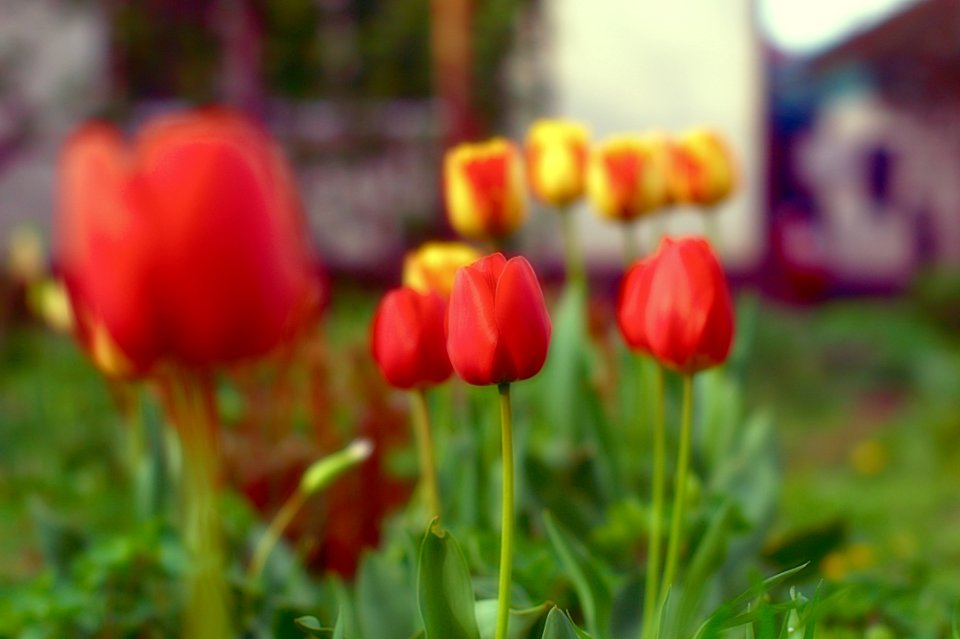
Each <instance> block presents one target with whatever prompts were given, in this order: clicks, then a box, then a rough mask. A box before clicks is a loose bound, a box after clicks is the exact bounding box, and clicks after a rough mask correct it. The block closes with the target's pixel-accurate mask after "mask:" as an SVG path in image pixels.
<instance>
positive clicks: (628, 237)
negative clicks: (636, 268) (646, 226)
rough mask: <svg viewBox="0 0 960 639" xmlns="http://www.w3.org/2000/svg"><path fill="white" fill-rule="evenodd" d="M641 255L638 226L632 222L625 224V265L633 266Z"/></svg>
mask: <svg viewBox="0 0 960 639" xmlns="http://www.w3.org/2000/svg"><path fill="white" fill-rule="evenodd" d="M639 255H640V244H639V242H638V240H637V228H636V225H635V224H634V223H633V222H632V221H631V222H624V223H623V263H624V264H625V265H626V266H630V265H631V264H633V261H634V260H635V259H637V257H638V256H639Z"/></svg>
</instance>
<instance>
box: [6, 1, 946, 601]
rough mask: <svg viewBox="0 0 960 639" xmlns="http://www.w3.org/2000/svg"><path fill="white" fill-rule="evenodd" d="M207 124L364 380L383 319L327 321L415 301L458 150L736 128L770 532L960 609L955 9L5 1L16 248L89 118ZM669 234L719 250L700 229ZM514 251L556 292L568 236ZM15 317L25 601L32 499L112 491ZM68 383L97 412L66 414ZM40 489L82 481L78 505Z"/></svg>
mask: <svg viewBox="0 0 960 639" xmlns="http://www.w3.org/2000/svg"><path fill="white" fill-rule="evenodd" d="M208 102H223V103H227V104H231V105H234V106H236V107H238V108H240V109H243V110H245V111H246V112H248V113H250V114H252V115H254V116H255V117H257V118H259V119H261V120H262V121H264V122H265V123H266V124H267V126H268V127H269V128H270V129H271V130H272V132H273V133H274V134H275V135H276V136H277V138H278V139H279V140H280V142H281V144H282V145H283V147H284V148H285V150H286V152H287V154H288V155H289V157H290V158H291V160H292V162H293V164H294V167H295V170H296V173H297V178H298V181H299V184H300V190H301V193H302V196H303V199H304V203H305V208H306V212H307V215H308V217H309V222H310V226H311V229H312V233H313V239H314V241H315V244H316V246H317V247H318V251H319V254H320V255H321V256H322V259H323V261H324V263H325V265H326V267H327V269H328V271H329V273H330V275H331V278H332V281H333V282H334V286H333V297H332V305H333V307H332V308H333V309H334V312H333V313H331V314H330V319H329V320H328V321H329V322H331V323H332V326H330V327H329V329H330V335H331V339H334V338H337V339H339V338H341V337H343V336H347V337H344V339H345V340H346V341H344V342H342V343H341V344H346V343H349V341H350V339H352V340H353V342H352V343H353V344H354V346H355V348H354V349H353V350H352V351H349V352H345V351H346V350H347V349H346V348H345V347H341V346H336V347H334V349H333V350H334V354H335V355H338V356H342V357H354V358H356V357H360V355H357V354H358V353H364V352H365V351H364V349H365V344H364V340H365V335H366V334H365V330H366V329H365V327H366V323H365V322H366V321H367V320H366V317H365V318H364V320H363V321H359V322H355V323H354V324H353V325H351V326H342V325H339V324H337V321H338V320H336V319H335V318H336V317H337V315H336V309H337V308H342V307H343V306H344V305H351V304H359V306H358V308H360V309H362V310H361V311H359V312H362V313H369V312H370V311H371V309H372V304H373V303H374V300H373V298H372V296H370V295H369V294H368V295H367V297H361V298H358V297H357V296H356V295H354V294H353V293H350V294H347V295H346V296H344V294H343V293H342V291H343V290H345V289H344V288H343V285H344V283H346V284H345V286H346V287H347V290H351V291H353V290H354V288H356V284H357V283H358V282H360V283H363V286H368V285H370V284H371V283H372V284H374V285H376V286H384V285H388V284H389V285H393V284H395V283H398V282H399V277H400V267H399V264H400V258H401V256H402V255H403V253H404V252H405V251H406V250H408V249H409V248H411V247H413V246H415V245H417V244H418V243H420V242H421V241H423V240H426V239H430V238H436V237H452V232H451V231H450V229H449V226H448V225H447V222H446V221H445V218H444V215H443V209H442V202H441V197H440V166H441V158H442V153H443V150H444V149H445V148H447V147H449V146H450V145H451V144H453V143H455V142H458V141H462V140H467V139H477V138H482V137H486V136H490V135H505V136H508V137H511V138H514V139H518V140H519V139H522V138H523V136H524V134H525V131H526V129H527V127H528V126H529V124H530V123H531V122H532V121H533V120H534V119H536V118H538V117H542V116H563V117H570V118H575V119H579V120H581V121H583V122H584V123H585V124H586V125H587V126H588V127H589V128H590V129H591V131H592V133H593V135H594V137H595V139H601V138H603V137H605V136H607V135H610V134H613V133H617V132H621V131H643V130H649V129H660V130H664V131H667V132H679V131H681V130H683V129H685V128H688V127H691V126H696V125H707V126H710V127H713V128H715V129H717V130H718V131H719V132H721V133H722V134H723V135H724V136H726V137H727V139H728V140H729V143H730V147H731V148H732V149H733V151H734V154H735V156H736V157H737V158H738V164H739V168H740V175H741V177H742V185H741V188H740V189H739V191H738V192H737V193H736V194H735V196H734V197H732V198H731V199H730V200H728V201H727V202H726V203H724V204H723V205H722V206H721V208H720V210H718V211H716V212H715V213H716V214H717V215H718V216H719V218H718V219H719V224H720V237H721V241H720V243H719V244H720V247H721V251H722V253H723V257H724V261H725V264H726V265H727V267H728V269H729V272H730V274H731V276H732V278H733V280H734V281H735V283H736V284H737V286H738V288H739V289H740V290H741V292H743V293H744V294H745V295H746V297H745V298H744V299H745V300H747V302H745V303H746V305H747V306H748V307H749V308H750V309H751V310H750V313H749V315H748V316H747V318H748V320H749V326H747V325H746V324H745V328H744V329H743V331H744V333H745V334H749V335H750V336H751V341H752V352H751V358H752V359H751V364H750V367H749V374H748V376H747V379H746V380H745V384H744V388H745V391H744V392H745V399H744V401H745V403H747V404H748V405H750V406H766V407H770V409H771V411H772V412H773V414H774V415H775V418H776V423H777V431H778V436H779V437H780V440H781V449H782V452H781V459H782V464H783V468H784V485H783V489H782V490H783V500H782V503H781V509H782V512H781V515H780V519H779V520H778V522H779V523H778V524H777V527H778V529H779V530H780V531H785V532H784V534H786V532H791V531H796V530H798V529H799V530H807V531H812V532H811V533H810V534H812V535H814V537H813V538H814V539H815V540H816V539H820V538H817V537H816V534H821V533H822V535H826V536H827V539H829V540H832V541H830V542H829V543H825V544H821V545H820V546H817V548H819V549H820V550H822V552H821V558H822V559H823V561H824V563H823V564H822V567H823V570H824V574H831V573H830V572H829V571H831V570H833V571H834V572H833V573H832V574H833V575H834V576H835V577H837V578H842V577H843V576H844V575H847V574H849V572H850V571H851V570H867V571H869V570H881V571H885V572H886V573H888V574H893V575H896V576H900V577H903V578H904V579H911V580H913V581H911V583H920V584H924V586H923V587H924V588H927V587H929V588H931V589H935V590H936V592H937V593H938V594H937V596H938V597H940V596H944V597H949V596H953V595H957V596H960V594H958V590H960V585H958V584H957V583H956V580H955V574H956V570H957V569H960V499H958V498H957V496H956V486H957V485H958V483H957V481H958V480H960V412H958V410H957V406H960V343H958V340H957V329H958V328H960V274H958V272H957V270H956V267H957V265H958V264H960V179H958V177H960V3H958V2H957V0H872V1H871V0H807V1H805V2H797V0H724V1H723V2H718V1H717V0H684V1H682V2H673V3H665V2H657V1H653V0H632V1H631V0H591V1H590V2H576V1H574V0H555V1H547V0H482V1H481V0H476V1H473V2H471V1H469V0H406V1H399V0H393V1H387V0H246V1H245V0H165V1H161V0H152V1H151V0H145V1H138V2H132V1H122V0H102V1H92V0H0V238H2V240H3V242H2V245H3V246H7V245H8V243H9V241H10V240H11V239H12V238H14V237H15V236H18V234H19V233H20V231H19V229H23V228H24V227H30V228H35V229H37V230H38V231H39V236H40V237H41V238H44V239H48V238H49V234H50V223H51V219H52V213H53V209H54V206H55V200H56V194H55V192H54V184H55V178H56V159H57V154H58V152H59V148H60V145H61V143H62V141H63V140H64V138H65V136H66V135H68V133H69V132H70V131H71V129H72V128H73V127H75V126H76V125H77V124H78V123H80V122H81V121H83V120H85V119H86V118H89V117H92V116H96V117H103V118H107V119H110V120H112V121H115V122H117V123H119V124H120V125H121V126H122V127H124V128H125V129H126V130H128V131H133V130H135V129H136V127H137V125H138V124H139V123H140V122H142V121H143V120H144V119H145V118H147V117H149V116H151V115H152V114H155V113H158V112H162V111H165V110H168V109H171V108H175V107H178V106H183V105H192V104H202V103H208ZM583 208H584V211H583V213H582V214H581V215H579V216H578V224H579V225H580V231H581V236H582V238H583V240H584V242H585V243H586V245H587V250H588V259H589V262H590V266H591V269H592V271H593V273H594V275H595V276H596V277H597V278H598V279H599V278H603V277H605V276H606V277H607V279H609V280H610V282H612V283H615V282H616V278H618V277H619V273H620V268H621V267H620V257H619V256H620V252H619V246H620V239H619V238H618V236H617V232H616V231H617V230H616V229H614V228H613V227H612V225H607V224H605V223H603V222H602V221H600V220H599V219H598V218H596V217H595V216H594V215H592V213H590V212H588V211H587V210H586V209H587V208H588V205H586V204H584V205H583ZM667 224H668V226H669V228H670V229H671V230H672V231H677V232H700V231H701V230H702V226H701V225H702V222H701V220H700V219H699V218H698V216H697V215H696V214H695V212H694V211H692V210H690V211H687V210H678V211H676V212H674V213H672V214H671V215H670V218H669V221H668V223H667ZM646 232H647V231H646V230H645V229H642V233H646ZM648 239H649V238H648ZM21 245H22V242H21ZM515 248H516V249H517V250H519V251H522V252H523V253H524V254H526V255H528V256H529V257H530V258H531V260H532V261H533V262H534V263H535V264H536V265H537V266H538V270H541V272H543V273H546V274H551V273H553V274H557V275H558V274H559V273H560V272H561V245H560V234H559V232H558V228H557V224H556V221H555V219H554V218H553V217H551V216H550V215H547V214H546V213H543V214H534V215H532V216H531V218H530V219H529V221H528V223H527V224H526V226H525V227H524V229H523V231H522V232H521V234H520V238H519V240H518V241H517V244H516V245H515ZM19 250H20V251H21V253H20V254H22V253H23V251H24V250H25V251H26V252H27V253H28V254H30V250H29V249H19ZM15 253H17V251H16V250H15V251H13V252H12V253H11V255H14V254H15ZM13 261H14V262H16V260H13ZM18 263H19V262H18ZM13 279H15V278H14V276H8V278H7V281H6V282H5V284H4V291H9V290H12V289H13V288H14V286H13V284H11V282H12V281H13ZM363 286H361V287H360V288H363ZM351 287H353V288H351ZM608 289H609V290H612V287H608ZM6 299H10V297H9V296H8V297H7V298H6ZM358 299H361V301H360V302H358V301H357V300H358ZM338 305H340V306H338ZM0 317H2V318H3V319H2V320H0V321H2V323H0V333H3V332H6V334H7V336H6V338H4V337H2V336H0V346H2V351H0V353H2V359H0V503H4V502H6V506H4V508H5V509H6V510H7V511H8V512H7V516H8V517H7V519H6V521H8V522H10V523H8V524H7V525H6V526H4V525H3V524H0V578H8V579H9V578H17V577H23V576H24V575H28V574H31V573H32V572H33V571H35V570H36V565H37V561H38V560H37V559H36V557H34V556H33V555H31V554H30V553H29V552H27V553H26V554H23V548H24V546H25V542H24V541H23V539H24V538H25V537H26V536H28V533H27V531H29V530H30V528H29V526H28V525H27V524H25V523H23V522H24V514H23V513H24V512H25V510H26V506H25V505H24V504H25V500H26V498H27V496H28V495H30V494H35V493H40V494H43V495H46V496H47V497H48V498H49V499H53V501H57V500H58V499H59V501H61V502H64V503H65V502H67V501H69V498H68V496H72V497H71V498H76V499H78V500H80V501H82V500H83V494H84V493H83V491H84V490H94V489H95V488H96V487H97V486H100V485H102V478H101V479H97V477H99V475H97V474H96V473H97V471H95V470H91V469H90V468H89V462H90V459H92V458H94V457H95V455H96V453H95V452H93V451H90V450H88V449H89V447H90V445H91V443H90V441H85V439H84V438H86V437H88V435H85V434H83V433H82V432H74V430H72V429H73V428H74V427H75V424H76V421H77V420H76V417H75V415H76V414H77V413H76V412H75V411H76V410H77V409H78V406H79V407H86V409H87V410H89V411H93V412H95V411H96V410H100V411H102V412H108V411H107V409H106V408H105V407H106V406H108V405H109V401H108V399H107V398H108V394H107V392H106V390H104V389H103V388H102V387H101V386H102V384H97V382H98V380H96V379H95V378H94V376H93V374H92V372H91V371H89V370H87V369H86V368H83V367H84V366H86V364H83V363H81V361H80V360H81V359H82V358H81V356H80V355H79V353H76V352H75V349H73V348H72V346H70V344H69V343H68V342H65V341H60V342H56V341H53V340H52V338H50V337H49V336H44V335H42V334H39V333H38V331H37V329H30V330H25V329H23V328H22V326H21V328H19V329H14V328H11V327H13V326H15V325H16V324H17V322H18V321H19V322H22V321H23V320H22V318H21V319H20V320H18V319H17V315H16V313H15V312H14V311H11V310H10V308H9V304H8V305H7V306H6V309H5V310H4V311H3V312H2V313H0ZM351 317H353V318H355V315H354V316H351ZM346 321H347V320H340V322H341V324H342V323H344V322H346ZM741 321H743V319H742V320H741ZM350 322H353V320H350ZM31 331H32V332H31ZM351 361H352V360H351ZM81 368H82V372H83V374H84V375H86V377H83V379H84V380H87V381H83V382H78V381H77V380H78V379H80V378H81V377H82V375H81V373H80V372H78V369H81ZM41 380H42V381H41ZM70 385H74V388H75V389H76V388H83V389H86V390H85V392H86V393H87V394H86V396H85V397H84V398H80V399H77V398H74V399H65V397H66V396H65V395H64V394H63V393H64V391H63V390H62V388H65V387H69V386H70ZM55 387H56V388H55ZM51 400H55V401H51ZM71 402H72V403H71ZM43 404H46V408H45V409H44V411H43V412H42V413H40V414H38V413H37V412H36V407H37V406H38V405H43ZM71 411H73V412H71ZM94 421H95V420H94ZM53 422H57V423H58V425H54V424H53ZM48 428H49V429H51V432H54V433H59V434H58V435H56V437H57V439H56V441H57V442H58V446H61V447H62V451H61V453H60V457H58V458H57V459H58V461H56V462H51V461H50V460H49V459H48V458H47V457H44V455H46V452H47V446H48V445H49V442H50V441H53V440H49V439H43V438H38V437H37V433H40V432H45V429H48ZM92 441H93V442H96V441H97V440H96V439H95V438H94V439H93V440H92ZM101 441H102V440H101ZM64 451H65V452H64ZM83 460H86V461H83ZM49 464H54V466H53V467H51V466H49ZM51 468H59V469H72V470H71V471H70V472H72V473H74V474H73V475H69V477H70V478H71V479H70V482H71V486H70V487H69V488H63V489H62V490H63V491H66V492H65V493H64V496H62V498H51V497H50V495H52V494H54V493H56V492H57V491H58V490H61V489H60V488H53V487H52V486H53V483H52V482H56V481H60V480H55V479H50V478H49V475H50V474H51V473H54V472H55V471H51ZM91 473H92V475H91ZM84 482H87V483H86V484H85V483H84ZM98 482H99V483H98ZM85 486H86V488H85ZM62 505H63V504H61V506H62ZM0 520H3V518H0ZM838 531H839V532H838ZM830 535H834V537H830ZM26 546H28V547H29V544H26ZM850 548H854V549H858V550H857V551H856V553H854V552H853V551H850V550H849V549H850ZM818 552H819V551H818ZM831 553H832V554H831ZM844 553H846V554H844ZM857 553H859V554H857ZM8 557H11V558H12V557H16V559H10V561H6V559H7V558H8ZM831 562H832V563H831ZM951 571H952V572H951ZM838 575H839V576H838ZM951 575H953V576H952V577H951ZM944 593H947V594H946V595H945V594H944Z"/></svg>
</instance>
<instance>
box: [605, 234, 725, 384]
mask: <svg viewBox="0 0 960 639" xmlns="http://www.w3.org/2000/svg"><path fill="white" fill-rule="evenodd" d="M617 315H618V321H619V324H620V327H621V330H622V331H623V333H624V337H625V338H626V340H627V342H628V343H629V344H631V346H634V345H636V346H634V347H635V348H640V349H644V348H646V349H649V352H650V353H652V354H653V356H654V357H656V358H657V359H658V360H659V361H660V362H661V363H662V364H663V365H664V366H667V367H669V368H672V369H674V370H676V371H678V372H681V373H684V374H693V373H696V372H698V371H701V370H704V369H706V368H711V367H713V366H717V365H718V364H722V363H723V362H724V361H726V359H727V356H728V355H729V354H730V347H731V345H732V343H733V334H734V318H733V305H732V303H731V301H730V291H729V289H728V287H727V282H726V278H725V277H724V274H723V269H722V268H721V267H720V263H719V262H718V261H717V258H716V256H715V255H714V253H713V250H712V249H711V248H710V244H709V243H707V242H706V241H705V240H703V239H700V238H683V239H680V240H676V241H674V240H671V239H669V238H667V239H664V241H663V242H662V243H661V244H660V247H659V248H658V249H657V253H656V254H655V255H654V256H653V257H652V258H650V259H649V260H648V261H646V262H640V263H638V264H636V265H634V266H633V267H631V269H630V271H629V272H628V273H627V277H626V278H625V280H624V284H623V288H622V290H621V295H620V306H619V308H618V313H617ZM644 341H645V342H646V345H645V346H644Z"/></svg>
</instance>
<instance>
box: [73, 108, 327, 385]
mask: <svg viewBox="0 0 960 639" xmlns="http://www.w3.org/2000/svg"><path fill="white" fill-rule="evenodd" d="M58 227H59V228H58V241H57V258H58V265H59V267H60V269H61V271H62V274H63V276H64V279H65V282H66V284H67V287H68V289H69V290H70V295H71V298H72V301H73V303H74V305H75V307H76V309H77V314H78V321H79V323H80V325H81V327H80V331H79V332H80V336H81V340H85V337H84V336H85V335H89V334H92V333H93V331H94V329H95V328H97V329H98V330H100V332H101V333H102V334H105V335H107V337H108V341H109V342H110V343H111V344H112V345H114V346H115V347H116V349H115V350H116V351H118V353H119V355H120V359H121V360H128V362H129V363H130V364H132V369H133V370H132V371H129V370H128V371H120V372H127V373H129V372H141V371H142V370H144V369H146V368H147V367H149V366H150V364H151V363H152V362H153V361H154V360H156V359H171V360H174V361H177V362H179V363H182V364H186V365H190V366H209V365H213V364H216V363H224V362H231V361H235V360H239V359H245V358H251V357H256V356H258V355H262V354H264V353H265V352H266V351H268V350H270V349H272V348H273V347H275V346H277V345H278V344H279V343H280V342H281V341H283V340H285V339H287V338H288V337H290V336H291V335H292V334H293V333H294V332H295V331H296V330H298V329H299V328H300V327H301V326H302V325H303V323H304V321H305V320H306V319H307V318H308V317H309V316H310V314H311V313H312V312H313V311H314V310H315V309H316V307H317V302H318V299H319V290H318V286H317V284H316V282H315V278H314V277H313V269H314V267H313V260H312V256H311V251H310V248H309V246H308V245H307V243H306V241H305V238H306V237H307V233H306V228H305V224H304V220H303V218H302V215H301V210H300V204H299V202H298V200H297V196H296V191H295V188H294V184H293V180H292V178H291V175H290V173H289V170H288V169H287V167H286V165H285V163H284V161H283V159H282V157H281V156H280V154H279V151H278V149H277V148H276V145H275V144H274V143H273V142H272V141H271V139H270V138H269V136H268V135H267V134H266V133H265V132H263V131H261V130H260V129H258V128H257V127H256V126H254V125H253V124H251V123H250V122H248V121H247V120H245V119H244V118H242V117H241V116H239V115H237V114H234V113H231V112H228V111H226V110H218V109H210V110H204V111H195V112H189V113H183V114H178V115H172V116H166V117H163V118H159V119H157V120H154V121H153V122H151V123H149V124H148V125H147V126H146V127H145V128H144V129H143V130H142V131H141V132H140V134H139V135H138V136H137V138H136V140H135V142H134V143H133V144H132V145H126V144H125V143H124V142H123V140H122V139H121V137H120V135H119V133H118V132H117V131H116V130H114V129H113V128H112V127H110V126H108V125H103V124H101V125H88V126H87V127H84V128H82V129H81V130H80V131H79V132H78V133H77V134H75V135H74V137H73V138H72V139H71V141H70V142H68V144H67V145H66V147H65V149H64V153H63V156H62V158H61V189H60V210H59V218H58ZM85 341H86V340H85Z"/></svg>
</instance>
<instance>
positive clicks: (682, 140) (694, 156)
mask: <svg viewBox="0 0 960 639" xmlns="http://www.w3.org/2000/svg"><path fill="white" fill-rule="evenodd" d="M670 174H671V179H670V191H671V195H672V197H673V200H674V201H675V202H678V203H683V204H697V205H700V206H707V207H709V206H712V205H714V204H717V203H718V202H720V201H721V200H723V199H725V198H726V197H727V196H728V195H730V193H731V192H732V191H733V189H734V187H735V186H736V182H737V176H736V170H735V169H734V166H733V158H732V156H731V154H730V150H729V149H728V148H727V144H726V142H724V140H723V139H722V138H721V137H720V136H719V135H718V134H717V133H716V132H714V131H712V130H710V129H705V128H699V129H692V130H690V131H687V132H686V133H684V134H682V135H681V136H680V137H679V138H677V141H676V143H675V144H674V146H673V153H672V167H671V172H670Z"/></svg>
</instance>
